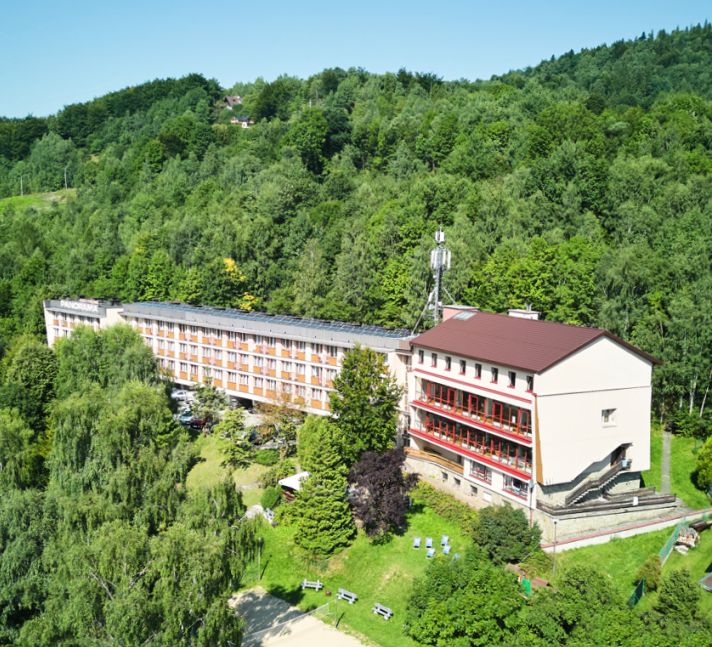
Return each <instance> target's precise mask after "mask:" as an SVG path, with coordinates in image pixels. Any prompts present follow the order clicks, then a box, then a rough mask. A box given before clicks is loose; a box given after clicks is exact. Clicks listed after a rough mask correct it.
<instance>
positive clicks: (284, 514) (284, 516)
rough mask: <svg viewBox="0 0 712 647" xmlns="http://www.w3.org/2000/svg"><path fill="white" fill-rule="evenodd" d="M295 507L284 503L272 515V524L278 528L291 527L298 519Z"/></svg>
mask: <svg viewBox="0 0 712 647" xmlns="http://www.w3.org/2000/svg"><path fill="white" fill-rule="evenodd" d="M298 512H299V511H298V510H297V506H295V505H294V503H286V502H285V503H284V505H281V506H279V507H278V508H277V511H276V512H275V513H274V522H275V523H276V524H277V525H279V526H293V525H294V524H295V523H296V521H297V519H298V518H299V514H298Z"/></svg>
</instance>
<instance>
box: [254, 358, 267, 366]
mask: <svg viewBox="0 0 712 647" xmlns="http://www.w3.org/2000/svg"><path fill="white" fill-rule="evenodd" d="M253 360H254V362H255V363H254V366H257V367H258V368H262V367H263V366H264V365H265V360H264V358H263V357H259V356H258V357H255V358H253Z"/></svg>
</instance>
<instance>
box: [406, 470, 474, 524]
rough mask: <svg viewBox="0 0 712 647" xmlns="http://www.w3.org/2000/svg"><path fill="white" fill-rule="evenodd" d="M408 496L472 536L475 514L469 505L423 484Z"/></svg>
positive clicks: (419, 484)
mask: <svg viewBox="0 0 712 647" xmlns="http://www.w3.org/2000/svg"><path fill="white" fill-rule="evenodd" d="M410 496H411V497H413V498H414V499H417V500H418V501H422V502H423V503H425V505H427V506H428V507H429V508H430V509H431V510H432V511H433V512H434V513H435V514H438V515H440V516H441V517H443V518H445V519H447V520H448V521H452V522H453V523H456V524H457V525H458V526H460V529H461V530H462V531H463V532H464V533H466V534H468V535H472V525H473V523H474V522H475V520H476V519H477V512H476V510H474V509H473V508H471V507H470V506H469V505H467V504H465V503H462V502H461V501H458V500H457V499H456V498H455V497H454V496H452V495H450V494H446V493H445V492H441V491H440V490H436V489H435V488H434V487H433V486H432V485H429V484H428V483H423V482H420V483H418V486H417V487H416V488H414V489H413V490H411V492H410Z"/></svg>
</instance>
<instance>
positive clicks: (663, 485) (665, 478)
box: [660, 431, 672, 494]
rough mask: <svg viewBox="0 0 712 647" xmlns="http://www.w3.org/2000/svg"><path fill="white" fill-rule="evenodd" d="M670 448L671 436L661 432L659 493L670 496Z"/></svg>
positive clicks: (666, 432)
mask: <svg viewBox="0 0 712 647" xmlns="http://www.w3.org/2000/svg"><path fill="white" fill-rule="evenodd" d="M671 448H672V434H671V433H670V432H669V431H665V432H663V460H662V467H661V472H662V474H661V475H660V476H661V480H660V493H661V494H670V450H671Z"/></svg>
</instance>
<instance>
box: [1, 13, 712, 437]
mask: <svg viewBox="0 0 712 647" xmlns="http://www.w3.org/2000/svg"><path fill="white" fill-rule="evenodd" d="M711 74H712V25H709V24H705V25H704V26H700V25H698V26H696V27H693V28H689V29H685V30H676V31H674V32H672V33H666V32H665V31H661V32H659V33H657V34H653V33H650V34H642V35H641V36H640V37H638V38H635V39H633V40H621V41H619V42H616V43H614V44H613V45H611V46H605V45H604V46H601V47H597V48H595V49H591V50H582V51H581V52H579V53H574V52H573V51H571V52H568V53H567V54H564V55H563V56H560V57H558V58H555V57H552V58H551V60H547V61H543V62H542V63H540V64H539V65H537V66H536V67H531V68H527V69H524V70H519V71H510V72H509V73H507V74H503V75H502V76H498V77H493V78H491V79H490V80H486V81H482V80H478V81H472V82H471V81H467V80H459V81H446V80H443V79H442V78H440V77H438V76H437V75H436V74H433V73H411V72H408V71H407V70H405V69H401V70H400V71H398V72H397V73H394V74H393V73H388V74H384V75H376V74H370V73H368V72H366V71H365V70H363V69H349V70H342V69H339V68H336V69H327V70H324V71H323V72H321V73H319V74H315V75H314V76H312V77H310V78H308V79H306V80H303V79H298V78H293V77H288V76H282V77H280V78H278V79H276V80H275V81H274V82H272V83H266V82H265V81H263V80H262V79H257V80H256V81H255V82H252V83H238V84H236V85H235V86H234V87H232V88H227V89H226V88H221V87H220V85H219V84H218V83H217V82H216V81H214V80H207V79H205V78H204V77H203V76H201V75H197V74H193V75H189V76H186V77H184V78H182V79H179V80H171V79H168V80H156V81H153V82H150V83H146V84H144V85H140V86H137V87H133V88H127V89H125V90H121V91H119V92H115V93H112V94H109V95H106V96H104V97H101V98H98V99H95V100H93V101H90V102H88V103H84V104H75V105H70V106H66V107H65V108H64V109H63V110H61V111H60V112H59V113H58V114H56V115H53V116H50V117H48V118H35V117H28V118H26V119H0V198H4V197H9V196H17V195H20V193H21V192H24V193H25V194H27V193H28V192H35V193H37V192H48V191H55V190H58V189H60V188H63V187H64V185H65V181H66V183H67V186H68V187H69V188H70V189H73V190H75V191H69V192H68V193H69V196H68V197H67V199H66V202H64V203H63V204H58V203H48V204H52V206H51V207H49V208H37V207H30V208H26V209H24V208H13V206H12V203H11V201H6V203H5V205H3V206H4V208H3V206H0V271H1V272H2V276H0V317H1V318H2V319H1V321H0V323H1V332H2V335H3V345H4V346H5V347H11V345H12V343H13V340H14V339H15V338H16V337H17V336H18V335H20V334H31V335H41V334H42V316H41V315H42V310H41V300H42V299H43V298H48V297H59V296H78V295H84V296H91V297H103V298H107V297H117V298H120V299H122V300H145V299H153V298H155V299H168V298H171V299H182V300H186V301H192V302H195V301H203V302H209V303H215V304H217V305H240V306H243V307H244V306H245V305H248V306H252V307H255V308H259V309H264V310H267V311H271V312H280V313H292V314H296V315H302V316H307V317H319V318H329V319H337V320H349V321H356V322H366V323H377V324H382V325H386V326H408V327H412V326H413V325H414V324H415V323H416V321H417V319H418V316H419V314H420V312H421V311H422V309H423V306H424V304H425V300H426V298H427V294H428V291H429V288H430V286H429V284H428V283H429V280H430V275H429V270H428V260H429V250H430V249H431V247H432V245H433V232H434V231H435V230H436V229H437V228H438V227H440V226H442V227H444V229H445V232H446V236H447V242H448V245H449V247H450V248H451V250H452V257H453V267H452V271H451V272H449V273H448V274H447V277H446V287H447V289H448V292H449V293H450V294H451V295H452V297H453V298H454V299H456V300H457V301H458V302H461V303H467V304H472V305H477V306H479V307H481V308H483V309H487V310H492V311H499V312H501V311H504V310H506V309H507V308H510V307H523V306H524V305H525V304H531V306H532V307H533V308H534V309H536V310H540V311H541V312H542V313H543V316H544V317H545V318H547V319H550V320H554V321H564V322H570V323H576V324H582V325H595V326H601V327H604V328H606V329H608V330H610V331H612V332H613V333H615V334H617V335H619V336H621V337H622V338H624V339H626V340H629V341H631V342H632V343H634V344H636V345H638V346H640V347H641V348H643V349H644V350H646V351H648V352H650V353H652V354H653V355H655V356H657V357H659V358H661V359H662V360H664V362H665V363H664V365H663V366H662V367H660V368H657V369H656V371H655V376H654V381H655V409H656V416H658V417H659V419H661V420H663V421H670V422H671V423H672V424H674V425H676V427H677V428H678V429H679V430H681V431H685V432H686V433H698V432H706V431H707V429H708V428H709V427H712V417H710V416H712V414H710V413H709V407H707V408H706V406H705V405H706V402H707V394H708V390H709V388H710V385H711V384H712V359H711V358H712V353H710V344H712V337H711V331H712V326H710V323H711V321H712V305H711V304H712V300H711V298H712V264H711V262H710V252H711V251H712V78H711V76H710V75H711ZM225 95H240V96H241V97H242V98H243V102H242V104H241V105H237V106H235V108H234V110H228V109H226V103H225V101H224V97H225ZM234 116H250V117H252V118H253V119H254V121H255V123H254V125H252V126H251V127H249V128H242V127H240V126H239V125H235V124H231V123H230V121H231V119H232V117H234ZM65 178H66V180H65ZM2 204H3V203H1V202H0V205H2ZM224 259H232V261H234V263H235V264H236V268H235V275H237V276H238V278H239V281H240V282H241V283H242V285H243V287H244V293H246V294H248V295H250V299H244V298H243V299H239V300H236V299H234V298H233V297H230V298H226V297H225V296H224V295H222V293H221V292H220V291H219V290H217V291H215V290H214V291H212V292H211V290H210V285H211V282H213V277H214V275H215V273H216V272H218V271H220V270H221V268H223V267H224V263H225V260H224ZM211 295H212V296H211Z"/></svg>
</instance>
